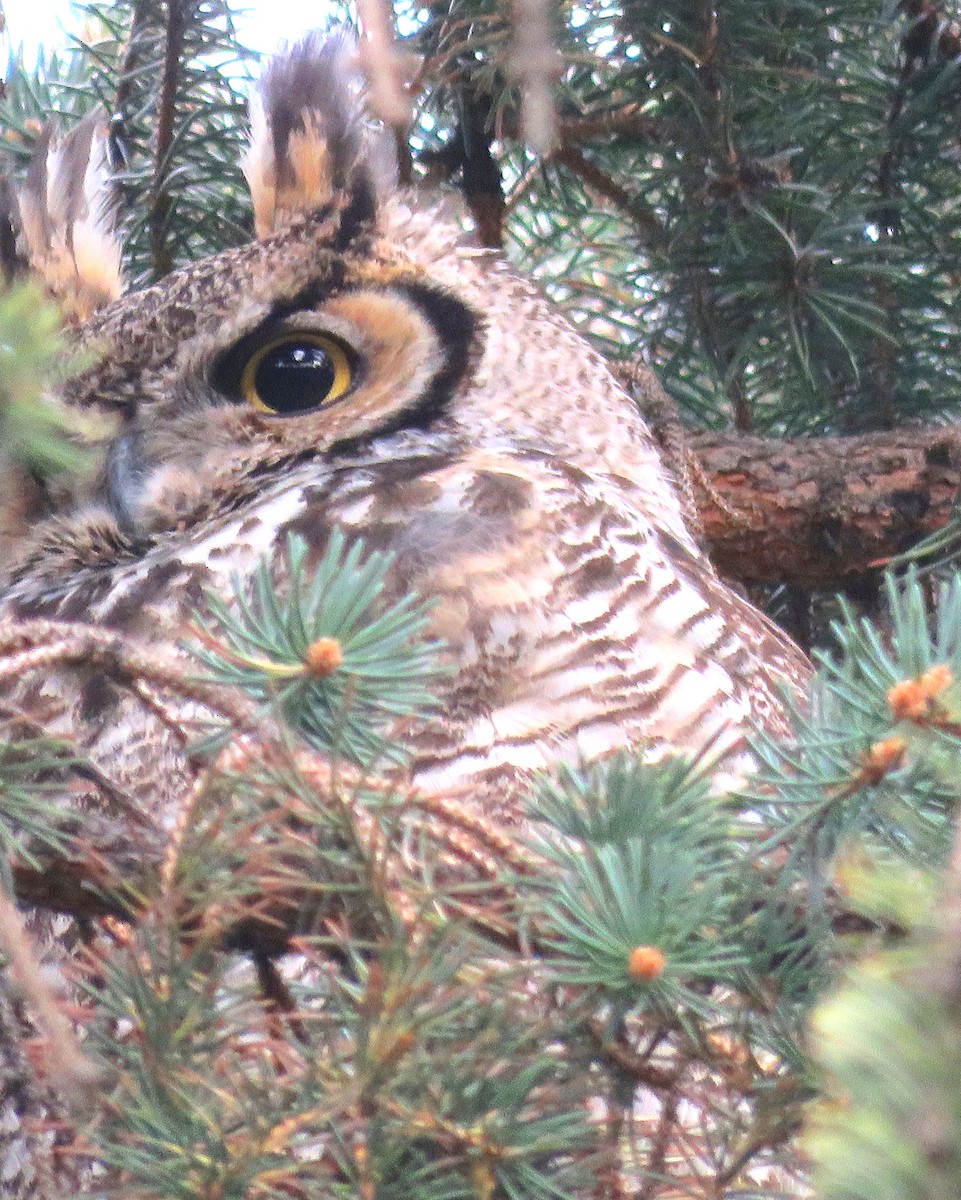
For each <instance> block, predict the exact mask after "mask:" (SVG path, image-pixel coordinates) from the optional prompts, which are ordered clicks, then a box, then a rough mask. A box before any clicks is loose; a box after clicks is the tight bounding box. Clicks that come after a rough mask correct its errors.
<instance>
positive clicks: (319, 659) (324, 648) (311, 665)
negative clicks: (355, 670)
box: [304, 637, 344, 679]
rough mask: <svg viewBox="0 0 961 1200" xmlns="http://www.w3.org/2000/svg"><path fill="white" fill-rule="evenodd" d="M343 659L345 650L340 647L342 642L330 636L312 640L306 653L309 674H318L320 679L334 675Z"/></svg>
mask: <svg viewBox="0 0 961 1200" xmlns="http://www.w3.org/2000/svg"><path fill="white" fill-rule="evenodd" d="M343 661H344V652H343V650H341V648H340V642H338V641H337V639H336V638H330V637H322V638H318V639H317V641H316V642H311V644H310V645H309V646H308V647H307V653H306V654H305V655H304V666H305V667H306V668H307V674H308V675H316V676H317V677H318V678H319V679H325V678H326V677H327V676H328V675H333V673H334V672H335V671H336V670H337V668H338V667H339V666H341V665H342V663H343Z"/></svg>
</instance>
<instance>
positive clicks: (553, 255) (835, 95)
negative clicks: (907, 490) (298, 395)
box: [401, 0, 961, 433]
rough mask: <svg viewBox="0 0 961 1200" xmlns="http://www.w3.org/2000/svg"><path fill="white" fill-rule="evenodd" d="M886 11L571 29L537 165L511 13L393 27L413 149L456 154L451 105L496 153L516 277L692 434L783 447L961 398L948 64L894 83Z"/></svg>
mask: <svg viewBox="0 0 961 1200" xmlns="http://www.w3.org/2000/svg"><path fill="white" fill-rule="evenodd" d="M893 7H894V6H884V5H881V4H879V3H877V0H856V2H854V3H847V4H844V5H837V4H828V5H825V4H823V3H822V4H819V3H814V2H811V3H808V2H806V0H784V2H779V3H775V4H768V5H765V6H763V8H759V7H758V5H756V4H751V3H750V2H748V0H742V2H735V3H727V4H725V5H723V6H711V5H693V4H679V3H674V2H671V0H667V2H664V3H650V4H648V3H643V4H642V3H634V2H632V0H618V2H614V3H597V4H589V5H586V6H580V7H579V6H576V5H575V6H570V7H568V8H566V9H564V10H563V21H562V22H561V21H559V22H558V28H557V31H556V32H557V36H558V38H559V44H560V47H561V49H562V51H563V54H564V63H565V69H564V73H563V76H562V78H561V79H560V81H559V83H558V86H557V102H558V110H559V115H560V123H559V131H558V133H559V144H558V146H557V149H556V151H555V153H554V155H553V156H551V157H549V158H548V159H546V161H543V162H541V163H537V162H536V161H535V160H534V159H533V158H532V157H531V156H530V155H529V154H528V153H527V152H526V151H525V150H524V148H523V147H522V146H521V145H519V142H518V137H519V135H518V121H517V98H516V90H515V89H514V88H513V87H512V79H513V75H512V67H511V59H510V55H511V35H510V29H509V25H508V23H507V20H506V14H505V13H504V12H503V11H502V10H499V9H497V8H496V6H491V5H489V4H484V3H478V2H477V0H458V2H456V3H454V4H453V5H450V6H444V7H442V8H428V9H426V10H425V9H423V8H421V7H419V6H417V5H407V4H404V5H402V6H401V11H402V12H403V13H404V14H405V15H407V16H408V18H409V19H411V20H414V19H419V23H420V25H421V27H420V28H419V29H418V31H417V32H416V34H414V35H413V41H414V43H415V45H416V46H417V48H418V49H419V50H421V51H422V52H425V53H428V54H431V55H433V56H435V57H434V58H433V59H432V62H433V63H436V66H435V67H434V70H433V72H432V77H431V84H432V86H431V89H430V91H429V93H428V95H427V97H426V109H427V112H428V115H429V121H428V132H427V137H428V139H429V140H431V141H432V142H433V144H434V145H436V144H437V143H438V142H442V141H443V142H447V141H449V139H450V138H451V136H452V134H453V132H454V125H455V123H456V122H457V120H459V119H460V118H459V116H458V113H459V111H460V110H459V107H458V104H457V103H451V98H452V97H454V98H455V99H458V98H459V101H460V104H464V103H468V104H470V103H473V104H474V106H475V107H476V108H477V109H478V110H479V111H480V112H481V113H482V114H484V113H486V114H487V116H486V120H487V124H488V128H489V129H490V130H491V132H492V134H493V135H494V136H496V137H498V138H500V139H501V141H500V148H501V151H502V154H503V163H504V179H505V191H506V200H507V209H508V223H507V245H508V248H509V250H510V252H511V253H512V255H513V256H514V257H515V258H516V259H517V260H518V261H519V262H520V263H521V264H522V265H523V266H524V267H525V269H529V270H532V271H533V272H534V273H535V274H536V275H537V276H538V278H539V279H540V280H541V281H542V282H543V283H544V285H545V286H546V287H547V288H548V290H549V291H550V292H551V293H552V295H553V296H554V298H555V299H556V300H557V301H558V302H559V303H560V304H561V305H562V306H563V307H565V308H566V309H567V310H568V312H569V313H570V314H571V316H572V317H573V318H574V320H575V321H576V322H577V323H578V324H579V325H580V326H581V327H582V328H583V329H584V330H585V331H586V332H588V333H589V334H590V335H591V336H593V337H594V338H595V339H596V340H597V342H598V343H599V344H600V345H601V347H602V348H603V349H604V350H606V351H607V352H608V353H612V354H615V355H622V356H628V355H630V354H634V353H637V351H638V348H639V347H643V348H644V350H645V351H646V352H647V353H649V354H650V357H651V359H652V361H653V364H654V365H655V367H656V369H657V372H658V375H659V377H660V378H661V379H662V380H663V381H664V382H665V384H666V386H667V387H668V389H669V391H670V392H671V393H672V394H673V395H674V396H675V398H676V399H677V401H678V402H679V404H680V406H681V407H682V409H683V411H684V412H685V413H686V414H687V416H688V417H689V418H690V419H691V420H692V422H694V423H696V424H698V425H707V426H711V427H724V426H727V425H730V424H732V423H733V424H735V425H736V427H737V428H741V429H748V428H755V429H758V430H761V431H771V432H784V433H798V432H802V431H809V432H827V431H830V430H835V431H849V430H860V429H870V428H878V427H880V426H886V425H890V424H891V423H893V422H894V421H896V420H898V419H903V418H905V417H917V416H930V415H932V414H936V413H942V412H946V411H950V410H951V409H952V408H953V407H954V405H955V402H956V396H957V394H958V382H959V380H958V369H957V363H958V362H959V361H961V356H959V353H958V351H959V348H961V347H959V344H958V333H957V329H958V320H957V317H958V310H957V287H956V281H955V279H954V274H953V266H952V263H953V260H954V250H953V246H954V244H955V241H956V238H957V230H958V223H959V208H958V202H957V186H956V164H955V161H954V152H953V149H952V146H953V141H952V134H951V130H952V128H953V124H954V122H955V120H956V108H957V101H958V94H959V93H958V77H957V60H956V58H954V57H953V56H952V55H951V54H950V53H949V52H944V53H942V52H940V51H938V50H936V48H935V47H934V46H933V45H932V46H931V47H930V54H928V55H924V56H922V59H914V60H912V61H911V63H910V69H909V68H908V66H904V69H903V70H901V69H900V68H901V66H902V64H904V57H903V54H902V52H901V42H902V39H904V38H905V37H907V35H908V32H909V29H910V20H909V18H906V17H902V16H901V15H900V14H898V13H897V12H892V11H891V9H892V8H893ZM943 7H944V8H945V10H946V11H945V14H944V18H945V19H947V18H949V17H950V15H951V13H950V9H951V7H952V6H951V5H945V6H943ZM415 14H416V17H415ZM425 17H426V21H425Z"/></svg>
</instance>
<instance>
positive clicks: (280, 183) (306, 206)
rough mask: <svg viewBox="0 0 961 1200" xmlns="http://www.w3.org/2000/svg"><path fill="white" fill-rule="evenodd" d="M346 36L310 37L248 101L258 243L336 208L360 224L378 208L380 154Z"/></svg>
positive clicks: (248, 170)
mask: <svg viewBox="0 0 961 1200" xmlns="http://www.w3.org/2000/svg"><path fill="white" fill-rule="evenodd" d="M356 59H357V51H356V46H355V44H354V42H353V40H352V39H351V38H350V37H349V36H348V35H347V34H345V33H338V34H328V35H326V36H325V35H321V34H319V33H313V34H308V36H307V37H306V38H304V40H303V41H301V42H298V43H297V44H296V45H294V46H292V47H290V48H289V49H287V50H286V51H284V52H283V53H281V54H279V55H278V56H277V57H276V58H274V59H273V60H272V61H271V62H270V64H269V65H268V67H267V69H266V71H265V72H264V75H263V77H262V79H261V81H260V84H259V87H258V89H257V91H256V92H254V93H253V94H252V96H251V100H250V125H251V129H250V146H249V149H248V151H247V155H246V157H245V159H244V163H243V168H244V174H245V175H246V177H247V182H248V184H249V186H250V191H251V195H252V197H253V202H254V221H255V229H256V233H257V236H258V237H265V236H266V235H267V234H269V233H274V232H276V231H279V230H281V229H283V228H284V227H285V226H286V225H287V224H289V222H290V221H291V220H292V219H293V218H295V217H297V216H299V215H309V214H311V213H314V212H318V211H319V210H322V209H328V208H333V209H334V210H338V209H339V210H340V212H341V213H342V214H347V213H350V214H351V217H352V220H353V221H354V223H355V224H357V223H358V222H359V221H361V220H370V219H372V218H373V217H374V215H375V213H376V208H377V197H376V193H377V191H378V184H379V183H380V182H381V180H380V179H378V178H377V177H378V176H379V175H382V174H383V173H384V172H382V170H381V169H379V165H378V158H379V157H381V156H379V155H378V153H377V147H376V146H375V144H374V140H373V137H372V135H371V133H370V131H369V130H368V128H367V125H366V122H365V118H364V109H363V103H362V99H361V89H360V85H359V78H358V75H357V71H356Z"/></svg>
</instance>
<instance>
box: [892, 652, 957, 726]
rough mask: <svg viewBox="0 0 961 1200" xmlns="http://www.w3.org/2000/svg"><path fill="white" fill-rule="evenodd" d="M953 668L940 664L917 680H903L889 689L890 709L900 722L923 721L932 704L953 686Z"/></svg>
mask: <svg viewBox="0 0 961 1200" xmlns="http://www.w3.org/2000/svg"><path fill="white" fill-rule="evenodd" d="M952 681H953V676H952V675H951V668H950V667H947V666H945V665H944V664H943V663H939V664H938V665H937V666H934V667H931V669H930V670H928V671H925V672H924V674H923V675H919V676H918V678H917V679H902V680H901V682H900V683H896V684H895V685H894V687H892V688H889V689H888V707H889V708H890V709H891V712H892V714H893V715H894V717H895V718H896V719H897V720H898V721H923V720H924V719H925V718H926V717H928V716H929V715H930V712H931V705H932V702H933V701H934V700H935V698H936V697H938V696H940V695H941V693H942V692H943V691H945V690H946V689H947V688H949V687H950V686H951V683H952Z"/></svg>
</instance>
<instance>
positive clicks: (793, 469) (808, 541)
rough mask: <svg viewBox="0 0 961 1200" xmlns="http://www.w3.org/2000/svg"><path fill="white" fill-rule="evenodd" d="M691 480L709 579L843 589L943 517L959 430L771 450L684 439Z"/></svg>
mask: <svg viewBox="0 0 961 1200" xmlns="http://www.w3.org/2000/svg"><path fill="white" fill-rule="evenodd" d="M690 450H691V453H692V456H693V461H692V463H691V466H692V468H693V469H692V470H691V471H690V477H691V482H692V484H693V489H694V493H695V500H696V504H697V509H698V515H699V519H700V525H701V528H702V531H703V536H704V539H705V541H706V543H707V549H708V551H709V553H710V555H711V558H712V559H713V561H714V563H715V564H716V566H717V568H718V570H719V571H720V572H721V573H722V574H724V575H729V576H733V577H735V578H737V579H742V580H745V581H748V582H755V583H788V584H795V585H800V586H803V587H823V588H842V587H843V586H844V584H845V582H846V581H848V580H850V579H852V578H853V577H856V576H858V575H863V574H864V572H866V571H869V570H871V569H872V568H876V567H879V566H883V565H884V564H885V562H886V561H887V560H888V559H890V558H891V557H892V556H894V555H896V554H899V553H901V552H902V551H904V550H906V549H907V548H908V547H910V546H912V545H913V544H914V543H915V542H917V541H918V540H919V539H920V538H922V537H925V536H926V535H927V534H930V533H932V532H934V531H935V530H936V529H938V528H940V527H941V526H943V525H944V524H945V522H946V521H947V520H948V517H949V515H950V513H951V509H952V505H953V504H954V501H955V498H956V496H957V493H958V488H959V486H961V427H957V426H947V427H942V428H935V429H932V428H924V429H921V428H919V429H898V430H893V431H888V432H884V433H875V434H867V435H865V436H862V437H847V438H834V437H831V438H809V439H792V440H790V441H778V440H776V439H768V438H759V437H746V436H744V435H743V434H695V435H693V436H692V437H691V438H690Z"/></svg>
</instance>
